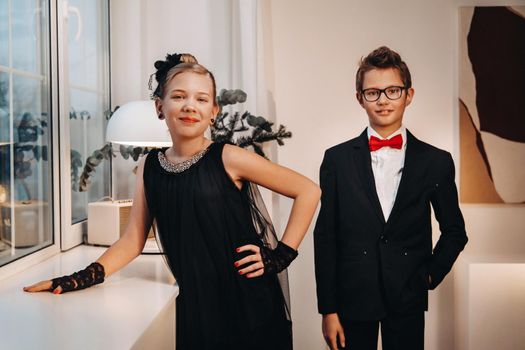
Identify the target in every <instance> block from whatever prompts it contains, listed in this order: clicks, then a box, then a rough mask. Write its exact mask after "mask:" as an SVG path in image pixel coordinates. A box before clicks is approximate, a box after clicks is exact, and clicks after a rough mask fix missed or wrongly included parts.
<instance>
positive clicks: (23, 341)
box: [0, 246, 178, 349]
mask: <svg viewBox="0 0 525 350" xmlns="http://www.w3.org/2000/svg"><path fill="white" fill-rule="evenodd" d="M104 250H105V249H104V248H97V247H88V246H79V247H77V248H74V249H72V250H70V251H68V252H65V253H61V254H57V255H55V256H53V257H51V258H50V259H47V260H46V261H44V262H42V263H40V264H38V265H36V266H33V267H31V268H29V269H27V270H24V271H22V272H20V273H18V274H16V275H14V276H12V277H10V278H7V279H4V280H2V283H1V286H0V310H1V311H0V341H1V344H2V348H3V347H5V348H6V349H37V348H43V349H130V348H135V349H138V348H142V347H143V346H144V345H147V344H149V345H151V343H150V340H151V341H153V340H154V339H155V342H157V343H159V344H162V345H163V347H166V348H174V346H175V345H174V344H175V339H174V336H175V298H176V296H177V294H178V287H177V285H176V284H175V280H174V278H173V277H172V275H171V273H170V272H169V270H168V268H167V267H166V265H165V263H164V260H163V258H162V256H160V255H141V256H139V257H138V258H137V259H135V260H134V261H133V262H131V263H130V264H129V265H128V266H126V267H125V268H124V269H122V270H121V271H119V272H117V273H115V274H114V275H112V276H111V277H109V278H108V279H107V280H106V281H105V282H104V283H103V284H101V285H97V286H94V287H91V288H88V289H85V290H81V291H77V292H73V293H67V294H63V295H54V294H52V293H34V294H33V293H25V292H23V291H22V287H23V286H26V285H30V284H32V283H34V282H37V281H40V280H43V279H46V278H49V277H54V276H62V275H65V274H70V273H72V272H74V271H77V270H79V269H82V268H84V267H85V266H87V265H89V264H90V263H91V262H93V261H95V260H96V259H97V258H98V257H99V256H100V255H101V254H102V253H103V252H104Z"/></svg>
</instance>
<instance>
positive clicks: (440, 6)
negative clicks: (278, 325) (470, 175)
mask: <svg viewBox="0 0 525 350" xmlns="http://www.w3.org/2000/svg"><path fill="white" fill-rule="evenodd" d="M270 3H271V4H270V7H271V11H270V12H269V16H271V19H270V21H269V22H270V23H271V25H269V26H268V27H267V28H266V30H267V31H268V32H271V34H272V41H273V60H274V61H273V66H274V71H275V76H274V80H275V83H274V87H273V91H272V93H273V96H274V97H275V105H276V118H277V119H276V120H277V122H278V123H281V124H285V125H286V126H287V127H288V128H289V129H290V130H291V131H292V132H293V135H294V136H293V138H292V139H291V140H290V141H288V142H287V143H286V147H282V148H279V149H278V161H279V163H280V164H282V165H285V166H288V167H290V168H293V169H295V170H297V171H299V172H301V173H303V174H305V175H306V176H308V177H310V178H311V179H314V180H315V181H318V169H319V166H320V163H321V160H322V156H323V152H324V150H325V149H327V148H328V147H330V146H332V145H335V144H337V143H340V142H342V141H345V140H347V139H349V138H352V137H354V136H356V135H358V134H359V133H360V132H361V131H362V130H363V129H364V128H365V126H366V125H367V118H366V114H365V113H364V111H363V110H362V109H361V107H360V106H359V104H358V103H357V102H356V100H355V97H354V94H355V71H356V69H357V62H358V60H359V59H360V58H361V57H362V56H365V55H367V54H368V53H369V52H370V51H372V50H373V49H375V48H377V47H378V46H380V45H387V46H390V47H391V48H393V49H395V50H396V51H398V52H399V53H400V54H401V55H402V57H403V58H404V59H405V61H406V62H407V63H408V65H409V67H410V69H411V72H412V78H413V84H414V88H415V97H414V100H413V103H412V105H411V106H410V107H408V109H407V110H406V115H405V120H404V121H405V124H406V125H407V126H408V128H409V129H410V130H411V131H412V132H413V133H414V134H415V135H416V136H417V137H418V138H420V139H422V140H423V141H426V142H429V143H431V144H433V145H435V146H437V147H440V148H442V149H445V150H448V151H450V152H451V153H452V154H453V156H454V160H455V162H456V166H459V162H458V161H459V142H458V118H457V111H456V109H457V96H458V95H457V82H456V80H457V79H456V77H457V58H456V57H457V34H456V33H457V28H458V24H457V18H458V17H457V15H458V7H459V6H461V5H464V6H465V5H466V6H474V5H499V6H502V5H504V4H505V5H508V4H512V5H520V4H521V5H523V4H525V2H524V1H510V2H503V1H491V2H488V1H475V0H469V1H467V0H465V1H461V2H460V1H453V0H446V1H428V0H427V1H421V0H410V1H409V0H405V1H347V0H323V1H321V0H287V1H281V0H276V1H271V2H270ZM278 204H279V205H278V206H276V207H275V208H280V209H279V212H278V213H277V215H276V216H277V217H278V218H280V219H281V220H280V225H281V227H284V225H285V221H284V219H283V218H286V216H287V215H288V213H289V210H290V207H291V201H290V200H288V199H282V198H281V199H279V203H278ZM463 213H464V216H465V220H466V222H467V231H468V234H469V237H470V243H469V244H468V246H467V248H466V250H465V252H464V253H463V257H465V258H467V257H470V256H476V258H475V259H474V258H473V259H474V261H477V262H480V261H491V262H506V261H508V260H509V259H513V261H514V262H520V261H521V262H524V261H525V249H524V248H525V237H524V235H523V227H524V226H523V219H522V217H523V216H524V214H525V207H524V206H513V207H505V206H482V205H477V206H476V205H469V206H463ZM274 214H275V213H274ZM503 218H504V219H503ZM434 226H435V228H436V229H435V231H436V233H435V235H434V237H435V239H437V237H438V235H439V232H438V231H437V227H436V225H435V223H434ZM312 227H313V225H312ZM312 241H313V240H312V234H311V232H310V233H309V235H308V236H307V238H306V239H305V241H304V243H303V245H302V246H301V248H300V255H299V258H298V260H297V261H296V262H294V264H293V265H292V267H291V269H290V281H291V292H292V312H293V317H294V321H295V323H294V336H295V337H294V338H295V346H296V348H297V349H322V348H323V340H322V337H321V331H320V328H321V327H320V317H319V316H318V315H317V312H316V298H315V282H314V269H313V244H312ZM492 256H495V258H494V259H492V258H491V257H492ZM463 257H462V259H463ZM511 257H513V258H511ZM460 264H463V265H464V266H466V269H467V270H469V268H470V267H473V266H471V262H470V260H469V259H465V262H463V260H462V261H460V262H458V266H459V265H460ZM484 267H486V266H485V265H483V266H478V265H476V269H475V270H472V271H475V272H472V271H470V273H471V274H469V272H467V274H459V278H461V279H460V280H455V279H454V276H452V275H450V276H448V277H447V278H446V279H445V281H444V283H443V284H442V285H441V286H440V287H439V288H438V289H437V290H436V291H433V292H431V293H430V306H429V308H430V312H429V313H427V316H426V340H425V343H426V346H427V347H426V348H427V349H429V350H439V349H476V350H477V349H482V348H483V347H479V346H482V344H483V343H481V344H480V342H479V341H478V342H473V339H478V336H481V335H482V334H481V332H482V329H480V328H478V327H477V326H476V325H477V324H479V322H480V320H482V321H481V322H486V323H487V324H486V327H494V328H493V333H491V334H498V332H499V331H501V332H499V333H502V332H503V331H504V333H503V334H506V335H510V337H511V338H510V339H511V341H508V342H506V343H502V346H503V347H500V349H501V350H504V349H518V347H516V346H519V345H516V342H515V345H514V346H515V347H511V345H509V344H511V343H512V340H514V341H516V340H518V339H521V338H519V337H518V335H517V334H518V331H521V330H523V325H516V324H514V325H513V323H511V322H510V320H511V319H510V318H509V319H501V318H504V317H505V315H506V313H505V312H500V313H498V314H495V313H490V312H488V311H487V312H482V311H480V310H484V305H483V304H482V303H481V301H482V300H485V299H484V298H483V296H482V295H483V290H480V289H478V288H477V287H478V286H480V285H484V284H483V283H482V281H479V280H476V281H475V283H476V284H475V285H473V286H469V281H474V279H476V278H479V276H480V269H483V268H484ZM502 268H503V269H505V266H503V267H502ZM496 271H498V269H494V268H487V270H486V271H485V275H484V276H485V279H486V281H489V285H490V281H491V282H493V283H499V282H501V281H502V280H503V278H499V279H498V278H497V275H494V273H496ZM520 271H523V270H520V269H519V268H518V269H517V270H513V274H512V275H510V274H509V275H508V276H517V274H518V273H520ZM509 273H510V272H509ZM481 275H483V274H481ZM464 276H467V277H468V276H470V277H468V278H467V279H463V277H464ZM498 281H499V282H498ZM485 285H486V284H485ZM469 287H470V288H469ZM509 288H512V290H513V291H514V292H515V291H516V290H518V291H519V292H521V295H524V294H525V290H523V285H522V284H521V285H520V284H513V285H511V286H509ZM520 288H521V289H520ZM458 300H459V301H461V304H458ZM492 300H495V299H492ZM499 306H500V309H501V308H502V309H503V310H510V309H511V308H512V302H511V301H510V299H509V301H507V300H504V299H501V300H500V305H499ZM515 307H522V308H523V305H522V304H519V305H515ZM492 309H494V308H492ZM523 311H524V312H525V310H523ZM491 317H495V318H493V319H492V320H491ZM476 322H477V323H476ZM509 325H510V326H511V328H510V330H509V328H508V327H509ZM512 325H513V326H512ZM512 335H514V338H512ZM487 336H490V335H487V334H485V338H484V339H486V337H487ZM469 340H470V344H469ZM488 344H492V343H486V345H485V346H486V347H485V348H486V349H489V345H488ZM505 344H506V345H508V346H509V347H504V346H505ZM521 346H523V344H521Z"/></svg>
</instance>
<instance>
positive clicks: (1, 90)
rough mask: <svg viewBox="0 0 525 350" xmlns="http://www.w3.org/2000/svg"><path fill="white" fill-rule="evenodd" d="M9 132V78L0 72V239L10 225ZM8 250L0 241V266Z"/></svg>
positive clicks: (7, 254) (7, 246)
mask: <svg viewBox="0 0 525 350" xmlns="http://www.w3.org/2000/svg"><path fill="white" fill-rule="evenodd" d="M9 130H10V127H9V76H8V74H7V73H3V72H0V237H2V236H3V235H4V226H8V225H10V223H11V213H10V212H8V211H7V210H4V209H3V207H4V203H8V202H9V200H10V199H9V189H10V187H11V176H10V173H11V148H10V147H9V146H10V138H9ZM9 248H10V247H9V245H7V244H6V243H4V241H3V239H0V266H1V265H2V258H3V257H4V256H9V253H10V250H9ZM4 251H5V253H4Z"/></svg>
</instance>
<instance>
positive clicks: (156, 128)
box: [106, 101, 172, 147]
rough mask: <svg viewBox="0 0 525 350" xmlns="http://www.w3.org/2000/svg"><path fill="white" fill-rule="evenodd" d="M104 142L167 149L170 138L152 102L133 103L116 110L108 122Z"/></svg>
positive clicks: (166, 127)
mask: <svg viewBox="0 0 525 350" xmlns="http://www.w3.org/2000/svg"><path fill="white" fill-rule="evenodd" d="M106 141H108V142H111V143H118V144H124V145H132V146H137V147H169V146H171V144H172V142H171V137H170V133H169V130H168V126H167V125H166V123H165V122H164V120H159V118H158V117H157V113H156V111H155V102H153V101H133V102H128V103H126V104H125V105H123V106H121V107H120V108H119V109H117V110H116V111H115V112H114V113H113V116H112V117H111V118H110V119H109V121H108V126H107V129H106Z"/></svg>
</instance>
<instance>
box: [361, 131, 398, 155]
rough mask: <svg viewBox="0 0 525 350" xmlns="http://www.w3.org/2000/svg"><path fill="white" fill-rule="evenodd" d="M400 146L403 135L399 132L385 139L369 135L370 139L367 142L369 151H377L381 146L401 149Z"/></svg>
mask: <svg viewBox="0 0 525 350" xmlns="http://www.w3.org/2000/svg"><path fill="white" fill-rule="evenodd" d="M401 146H403V136H401V134H397V135H396V136H394V137H392V138H390V139H387V140H381V139H380V138H377V137H375V136H370V141H369V142H368V147H369V148H370V151H371V152H374V151H377V150H378V149H380V148H382V147H391V148H396V149H401Z"/></svg>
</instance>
